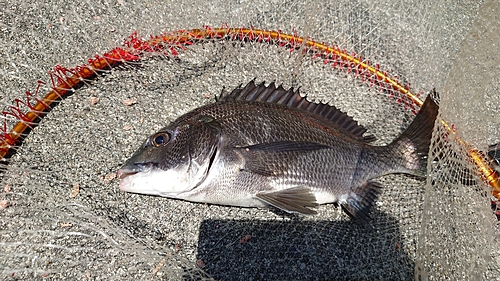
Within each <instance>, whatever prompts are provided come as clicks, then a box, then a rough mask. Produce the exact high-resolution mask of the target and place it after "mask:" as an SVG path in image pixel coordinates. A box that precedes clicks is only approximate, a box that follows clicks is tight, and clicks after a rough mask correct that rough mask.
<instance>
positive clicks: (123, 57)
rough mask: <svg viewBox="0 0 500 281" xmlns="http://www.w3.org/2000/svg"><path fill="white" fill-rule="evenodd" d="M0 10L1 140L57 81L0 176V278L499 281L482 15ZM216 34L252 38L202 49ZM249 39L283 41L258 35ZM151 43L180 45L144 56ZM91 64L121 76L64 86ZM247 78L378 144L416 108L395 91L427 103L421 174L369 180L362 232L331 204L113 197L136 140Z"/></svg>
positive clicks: (312, 5)
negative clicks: (375, 186)
mask: <svg viewBox="0 0 500 281" xmlns="http://www.w3.org/2000/svg"><path fill="white" fill-rule="evenodd" d="M0 6H2V7H5V9H4V10H3V11H1V12H0V13H1V14H0V32H1V33H2V36H0V57H1V61H2V64H1V68H0V77H1V78H2V79H0V89H1V92H0V93H1V94H0V100H1V102H2V104H3V105H4V110H5V112H7V113H8V114H5V113H4V114H3V120H2V123H3V122H4V121H5V124H6V127H5V128H7V129H8V130H10V129H11V128H12V127H13V126H14V125H15V124H16V123H17V122H18V121H19V120H21V119H23V118H27V116H25V115H23V114H21V112H25V111H27V110H29V109H30V106H32V104H34V101H35V98H38V99H41V97H43V95H45V93H47V92H49V91H51V90H53V88H54V85H58V86H59V87H58V88H61V89H62V90H61V91H59V92H58V93H59V94H61V93H62V92H63V90H64V88H68V89H69V91H67V92H68V93H65V94H64V98H63V99H61V100H58V101H56V102H55V103H54V106H53V109H52V110H51V111H50V113H49V114H47V115H46V116H45V117H44V118H43V119H41V120H40V119H37V120H35V121H36V123H39V124H38V126H36V127H35V128H34V129H33V130H31V132H30V133H29V135H27V136H26V138H25V139H24V141H23V142H22V143H17V144H16V145H14V147H13V148H12V151H15V152H16V153H15V154H13V155H12V156H11V157H9V158H6V159H4V161H3V162H2V164H1V165H2V166H1V169H0V173H1V187H2V188H3V191H2V192H0V201H1V202H0V203H1V206H0V245H1V247H2V252H3V254H2V255H0V274H2V276H1V277H2V278H3V279H6V280H23V279H30V280H31V279H43V278H53V279H79V280H81V279H96V280H97V279H106V280H108V279H110V280H123V279H128V280H135V279H137V280H150V279H160V280H162V279H164V280H212V279H215V280H366V279H380V280H407V279H413V278H416V279H419V280H430V279H432V280H442V279H449V280H457V279H466V280H472V279H490V280H491V279H495V278H498V276H499V273H500V267H499V264H500V261H499V260H498V256H499V253H498V250H497V247H496V244H497V242H498V228H497V217H496V216H495V210H492V207H491V206H492V196H491V192H490V185H489V184H488V183H487V182H488V178H485V173H484V171H482V170H481V166H480V165H479V164H478V163H490V159H488V158H487V157H486V153H487V151H488V147H489V146H490V145H493V144H496V143H499V142H500V140H499V138H500V135H499V133H498V132H499V131H500V122H499V119H498V116H499V115H500V114H499V112H498V111H499V110H500V104H499V103H500V99H499V98H498V90H499V84H500V83H499V79H498V74H499V72H500V71H499V70H500V69H499V66H500V62H499V61H498V60H499V58H498V55H497V54H498V53H500V52H499V51H500V50H498V46H500V39H499V35H498V34H500V30H499V29H500V28H499V23H500V19H499V16H498V15H499V14H500V13H499V7H498V6H499V4H498V3H497V2H495V1H486V2H483V1H475V2H473V1H464V2H457V1H408V2H405V3H399V2H396V1H335V3H323V1H306V2H303V1H287V2H286V3H284V4H283V3H282V2H281V1H279V2H276V3H274V2H269V1H248V2H245V1H243V2H239V1H234V2H233V1H220V2H218V1H213V2H211V3H210V4H206V5H201V4H199V3H197V2H195V1H193V2H184V3H173V2H157V1H140V2H127V1H121V0H118V1H116V2H92V1H87V2H83V3H82V5H78V6H77V5H73V4H72V3H70V2H66V1H55V0H54V1H49V2H45V3H29V4H27V3H24V2H23V1H19V2H11V1H9V2H8V3H7V2H1V1H0ZM206 26H210V27H206ZM219 27H221V29H222V30H228V28H233V27H234V28H248V30H251V31H252V32H251V33H243V32H238V31H235V32H232V33H227V34H225V35H221V36H217V35H216V34H215V33H214V31H215V30H217V29H218V28H219ZM193 29H201V30H204V31H205V32H206V33H205V36H201V37H199V38H198V37H197V38H196V40H191V41H189V42H190V43H189V44H187V43H186V44H185V42H184V41H182V40H184V39H183V38H185V37H182V36H179V34H194V31H193ZM259 29H265V30H270V31H274V32H275V33H276V34H283V35H287V34H288V35H291V37H288V39H286V38H285V37H283V36H281V37H272V36H271V35H270V33H266V34H267V35H262V36H261V37H259V36H258V34H259V33H258V32H257V31H258V30H259ZM241 30H243V29H241ZM134 31H135V32H136V33H134ZM134 34H138V35H134ZM149 34H152V35H160V34H162V35H163V37H158V38H159V39H158V38H157V40H159V41H162V38H167V37H168V38H176V39H175V40H163V41H162V42H161V44H158V45H154V44H153V43H152V42H153V41H154V40H153V39H154V37H153V39H151V38H150V37H148V35H149ZM207 34H208V35H207ZM141 35H142V36H143V37H144V38H141ZM169 36H170V37H169ZM290 38H291V39H290ZM298 38H304V39H307V38H310V39H311V40H315V41H314V42H317V44H316V45H314V44H313V45H307V44H306V42H307V40H304V41H298V40H297V39H298ZM150 39H151V40H150ZM124 40H125V42H126V43H127V44H122V43H123V42H124ZM309 42H311V41H309ZM321 42H325V43H324V45H323V44H321ZM155 46H160V47H155ZM322 46H328V47H330V49H329V51H325V50H323V49H321V47H322ZM117 47H118V48H120V49H116V48H117ZM111 50H115V51H114V52H112V51H111ZM129 50H132V51H130V52H129ZM103 54H108V56H114V55H116V56H117V57H114V58H118V60H115V61H117V63H116V65H115V64H112V65H111V64H110V65H106V66H107V67H102V68H100V69H98V70H99V71H97V70H96V69H92V71H91V72H90V74H91V75H90V74H89V76H85V78H82V82H81V83H75V85H73V86H74V87H69V86H64V85H65V84H64V83H63V84H61V83H59V84H58V82H60V81H63V82H64V81H68V79H69V78H68V77H71V75H73V74H75V73H79V75H80V76H79V77H82V76H81V74H82V73H84V70H82V69H84V68H85V65H86V66H88V65H92V63H96V61H97V62H99V59H102V58H103V57H104V58H105V57H106V55H103ZM95 55H97V57H95ZM134 56H136V57H134ZM89 58H90V59H91V60H89ZM349 58H350V59H349ZM355 60H357V61H358V62H354V61H355ZM122 62H124V63H122ZM363 65H366V67H365V66H363ZM54 66H58V67H56V68H55V69H54ZM75 66H79V67H75ZM368 66H370V67H373V68H372V70H370V69H369V68H368ZM65 67H66V68H65ZM51 70H52V71H51ZM49 71H51V72H50V74H47V73H48V72H49ZM377 73H378V74H377ZM95 74H98V75H95ZM254 78H256V80H257V82H260V81H267V82H272V81H275V82H276V83H277V84H283V85H284V86H285V87H300V89H301V92H302V93H304V94H307V95H308V96H309V97H310V99H311V100H317V101H324V102H328V103H330V104H334V105H335V106H337V107H339V108H340V109H342V110H343V111H346V112H347V113H348V114H349V115H351V116H353V117H354V118H355V119H356V120H358V121H359V123H360V124H362V125H363V126H364V127H366V128H367V129H368V132H369V133H370V134H373V135H375V136H376V137H377V141H376V144H378V145H383V144H387V143H389V142H391V141H392V140H393V139H394V138H395V137H397V136H398V135H399V134H400V133H401V132H402V130H404V128H406V127H407V126H408V124H409V123H410V122H411V120H412V119H413V118H414V116H415V112H416V111H417V110H418V106H416V105H415V103H414V101H412V100H411V99H410V98H407V95H405V94H404V93H405V91H411V93H414V94H415V95H416V96H418V97H420V99H423V98H424V97H425V96H426V95H427V93H429V92H430V91H431V90H432V89H434V88H435V89H436V90H437V92H439V93H440V95H439V97H437V98H439V100H440V114H439V118H438V120H437V121H436V124H435V132H434V133H433V142H432V146H431V152H432V154H431V155H430V157H429V158H430V161H429V166H428V172H429V173H428V174H429V176H428V177H427V179H426V181H422V180H420V179H417V178H412V177H409V176H405V175H389V176H385V177H383V178H382V179H380V182H381V183H382V184H383V186H384V189H383V191H382V194H381V196H380V198H379V199H378V200H377V204H376V207H375V208H374V210H373V215H372V216H373V222H372V225H373V227H374V229H373V230H372V231H366V229H365V228H364V227H363V225H362V224H359V223H357V222H353V221H352V220H351V219H350V218H349V217H348V216H347V215H345V214H343V213H342V212H340V211H339V210H338V209H337V208H336V207H335V206H333V205H324V206H321V207H320V208H319V210H318V213H319V214H318V215H316V216H313V217H302V216H297V217H294V216H288V215H285V214H283V213H280V212H275V211H270V210H265V209H245V208H236V207H227V206H216V205H206V204H195V203H189V202H183V201H178V200H170V199H166V198H159V197H151V196H141V195H134V194H127V193H123V192H120V191H119V190H118V188H117V187H118V182H119V181H118V180H117V179H115V178H114V173H115V172H116V170H117V169H118V168H119V167H120V166H121V164H123V162H124V161H125V160H126V159H127V158H128V157H130V155H131V154H132V153H133V151H134V150H135V149H136V147H137V146H138V145H139V143H141V142H142V141H143V139H144V138H145V137H146V136H148V135H150V134H151V133H153V132H154V131H156V130H157V129H159V128H161V127H163V126H165V124H166V123H168V122H170V121H172V120H173V119H175V118H176V117H177V116H179V115H180V114H182V113H185V112H187V111H189V110H191V109H193V108H196V107H198V106H200V105H203V104H207V103H210V102H212V101H213V100H214V97H215V96H216V95H217V94H219V93H220V91H221V90H222V89H223V88H225V89H226V90H230V89H232V88H235V87H237V86H238V85H240V84H246V83H247V82H248V81H250V80H252V79H254ZM386 78H387V79H386ZM388 79H389V80H390V81H392V82H394V83H392V84H391V82H390V81H389V80H388ZM37 81H39V82H37ZM41 81H44V82H43V83H42V82H41ZM53 81H54V82H53ZM61 85H62V86H61ZM398 85H399V86H400V88H398ZM70 88H72V89H70ZM26 90H29V91H30V94H24V92H25V91H26ZM61 95H62V94H61ZM29 97H31V101H32V102H31V103H29V104H27V102H26V99H27V98H29ZM16 99H18V100H17V101H18V102H17V103H16V102H15V101H16ZM13 101H14V103H13ZM19 102H24V103H25V104H24V105H23V104H22V103H19ZM56 105H57V106H56ZM16 109H19V110H16ZM2 123H0V124H2ZM4 130H5V129H4ZM23 133H24V134H26V133H27V132H23ZM3 136H4V137H3V140H6V138H5V134H4V135H3ZM473 156H474V157H475V158H474V157H473ZM474 159H476V160H477V159H479V160H481V159H482V160H481V161H476V160H474Z"/></svg>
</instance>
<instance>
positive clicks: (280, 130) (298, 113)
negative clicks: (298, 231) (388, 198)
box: [118, 81, 438, 221]
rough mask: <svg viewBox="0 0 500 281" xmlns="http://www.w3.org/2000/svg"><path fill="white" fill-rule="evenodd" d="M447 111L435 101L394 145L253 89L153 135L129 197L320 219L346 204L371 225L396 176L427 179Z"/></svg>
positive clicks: (131, 169)
mask: <svg viewBox="0 0 500 281" xmlns="http://www.w3.org/2000/svg"><path fill="white" fill-rule="evenodd" d="M437 112H438V106H437V105H436V104H435V103H434V101H433V100H432V99H431V97H430V95H429V97H427V99H426V100H425V103H424V105H423V107H422V108H421V110H420V112H419V114H418V115H417V116H416V118H415V120H414V121H413V122H412V123H411V125H410V126H409V128H408V129H407V130H406V131H404V132H403V134H402V135H401V136H400V137H398V138H397V139H396V140H395V141H394V142H392V143H391V144H389V145H387V146H372V145H370V144H369V143H370V141H372V140H373V139H374V138H373V137H371V136H363V134H364V133H365V132H366V129H364V128H363V127H361V126H360V125H358V123H357V122H356V121H354V120H353V119H352V118H351V117H349V116H348V115H347V114H345V113H343V112H341V111H340V110H338V109H337V108H335V107H333V106H331V105H328V104H317V103H312V102H309V101H307V100H306V98H305V97H301V96H300V95H299V93H298V91H294V90H293V89H290V90H285V89H283V88H282V87H281V86H280V87H278V88H276V87H275V85H274V83H272V84H270V85H269V86H265V85H264V83H262V84H260V85H255V83H254V82H253V81H252V82H250V83H248V85H246V86H245V87H244V88H238V89H235V90H234V91H232V92H231V93H229V94H227V93H222V94H221V96H220V97H219V98H218V99H217V101H216V102H215V103H213V104H209V105H206V106H202V107H200V108H197V109H195V110H193V111H191V112H189V113H186V114H184V115H183V116H181V117H179V118H178V119H177V120H175V121H174V122H173V123H171V124H170V125H168V126H167V127H165V128H163V129H161V130H160V131H159V132H157V133H156V134H154V135H152V136H151V137H149V138H148V139H147V140H146V141H145V142H144V143H143V144H142V145H141V147H140V148H139V149H138V150H137V152H135V154H134V155H133V156H132V157H131V158H130V159H129V160H127V162H126V163H125V165H124V166H123V167H122V168H121V169H120V170H119V171H118V176H119V177H120V178H121V179H122V180H121V183H120V189H121V190H123V191H128V192H134V193H141V194H152V195H160V196H165V197H169V198H177V199H183V200H188V201H193V202H206V203H213V204H222V205H232V206H242V207H264V206H269V205H271V206H274V207H277V208H280V209H282V210H284V211H286V212H293V213H301V214H315V213H316V212H315V210H314V208H315V207H316V206H317V205H318V204H325V203H334V202H337V203H338V204H339V205H340V206H342V208H343V209H344V210H345V211H347V212H348V213H349V214H350V215H352V216H354V217H357V218H359V219H361V220H364V221H366V220H367V219H368V213H369V211H370V209H371V207H372V206H373V204H374V201H375V200H376V198H377V195H378V193H379V191H380V188H381V186H380V185H379V184H378V183H377V182H375V181H374V179H375V178H377V177H380V176H382V175H386V174H390V173H408V174H414V175H420V176H423V175H425V169H426V163H427V159H426V158H427V152H428V149H429V144H430V138H431V133H432V129H433V126H434V121H435V119H436V115H437Z"/></svg>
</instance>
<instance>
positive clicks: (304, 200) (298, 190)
mask: <svg viewBox="0 0 500 281" xmlns="http://www.w3.org/2000/svg"><path fill="white" fill-rule="evenodd" d="M256 197H257V198H258V199H260V200H262V201H264V202H265V203H267V204H269V205H272V206H274V207H276V208H279V209H282V210H284V211H285V212H288V213H299V214H303V215H315V214H317V212H316V211H315V210H313V209H312V208H316V207H317V206H318V203H316V197H315V196H314V194H313V193H312V192H311V189H309V188H305V187H293V188H288V189H284V190H280V191H274V192H266V193H257V195H256Z"/></svg>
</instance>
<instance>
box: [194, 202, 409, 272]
mask: <svg viewBox="0 0 500 281" xmlns="http://www.w3.org/2000/svg"><path fill="white" fill-rule="evenodd" d="M372 215H374V217H376V218H377V221H378V223H377V224H376V225H375V226H374V228H373V229H367V228H366V227H365V226H364V225H362V224H360V223H355V222H353V221H349V220H342V221H328V220H324V221H310V220H303V219H302V220H301V219H294V220H287V221H267V220H205V221H203V222H202V223H201V225H200V236H199V243H198V253H197V259H198V261H199V263H201V264H202V265H203V264H204V266H203V269H204V270H205V272H206V273H208V274H209V275H211V276H212V277H213V278H214V279H216V280H411V279H413V270H414V263H413V261H412V260H411V259H410V258H409V257H408V254H407V252H406V251H405V249H404V246H403V245H404V244H403V239H402V236H401V233H400V231H399V225H398V223H397V222H396V220H395V219H394V218H393V217H391V216H389V215H387V214H384V213H381V212H379V213H377V212H374V213H372ZM200 260H201V261H200ZM186 280H191V279H190V278H186Z"/></svg>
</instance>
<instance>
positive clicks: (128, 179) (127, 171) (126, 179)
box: [116, 163, 155, 192]
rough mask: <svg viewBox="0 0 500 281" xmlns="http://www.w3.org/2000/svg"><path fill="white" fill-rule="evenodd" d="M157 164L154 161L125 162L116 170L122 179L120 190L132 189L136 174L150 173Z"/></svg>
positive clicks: (117, 175) (118, 176)
mask: <svg viewBox="0 0 500 281" xmlns="http://www.w3.org/2000/svg"><path fill="white" fill-rule="evenodd" d="M154 166H155V165H154V164H153V163H146V164H144V163H137V164H125V165H123V166H122V167H121V168H120V169H118V171H117V172H116V177H117V178H119V179H120V180H121V181H120V190H122V191H131V192H134V191H135V190H130V188H131V186H132V182H133V178H134V175H137V174H140V173H148V172H149V171H151V170H152V169H153V167H154Z"/></svg>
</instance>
